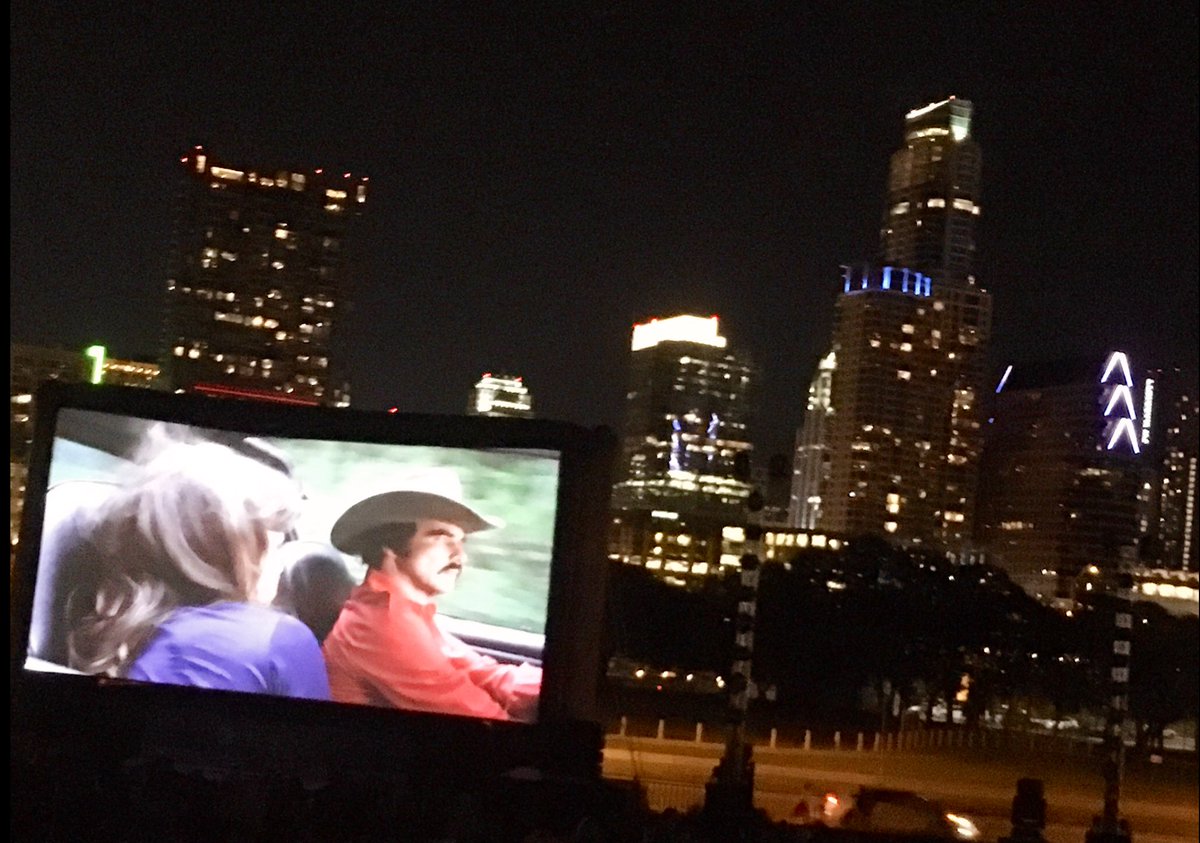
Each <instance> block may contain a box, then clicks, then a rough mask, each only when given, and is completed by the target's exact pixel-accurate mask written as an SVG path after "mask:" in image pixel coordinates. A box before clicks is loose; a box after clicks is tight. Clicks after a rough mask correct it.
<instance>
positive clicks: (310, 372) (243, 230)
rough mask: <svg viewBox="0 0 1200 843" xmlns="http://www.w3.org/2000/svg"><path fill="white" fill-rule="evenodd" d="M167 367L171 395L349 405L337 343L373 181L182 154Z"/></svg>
mask: <svg viewBox="0 0 1200 843" xmlns="http://www.w3.org/2000/svg"><path fill="white" fill-rule="evenodd" d="M180 165H181V166H180V176H181V180H180V193H179V196H178V202H177V209H176V219H175V235H174V240H173V243H172V249H171V256H170V269H169V272H170V275H169V278H168V280H167V291H166V299H167V301H166V323H165V332H164V350H163V359H162V364H163V370H164V374H165V376H166V378H167V380H168V382H169V383H170V384H171V385H172V387H173V388H175V389H185V390H196V391H199V392H204V393H207V394H211V395H220V396H230V397H248V398H267V399H274V400H280V401H284V402H289V403H304V404H324V405H336V406H346V405H348V404H349V393H348V385H347V384H346V383H345V381H344V380H343V379H342V377H341V374H340V372H339V369H338V365H337V359H336V357H335V355H334V352H333V350H332V341H333V337H334V335H335V332H336V330H337V328H338V326H339V325H340V323H341V320H342V318H343V317H344V315H345V313H346V309H347V306H348V294H349V289H348V287H349V282H350V277H349V276H350V271H351V267H350V265H349V261H350V257H349V256H350V254H351V250H350V248H349V247H350V245H351V241H352V236H351V235H352V229H353V224H354V221H355V219H356V218H357V217H358V216H359V214H360V212H361V210H362V207H363V203H365V202H366V197H367V179H366V178H364V177H356V176H353V175H352V174H350V173H345V174H341V175H334V174H326V173H324V172H323V171H322V170H319V169H318V170H311V171H301V170H296V169H286V168H270V169H260V170H255V169H249V168H242V169H234V168H232V167H228V166H223V165H220V164H218V163H217V162H216V161H214V160H213V159H212V157H211V156H210V155H209V154H208V153H207V152H206V151H205V150H204V149H203V148H202V147H196V148H195V149H193V150H192V151H190V152H188V153H187V154H186V155H184V156H183V157H182V158H180Z"/></svg>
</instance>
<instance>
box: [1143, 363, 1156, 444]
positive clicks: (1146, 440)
mask: <svg viewBox="0 0 1200 843" xmlns="http://www.w3.org/2000/svg"><path fill="white" fill-rule="evenodd" d="M1153 415H1154V378H1146V388H1145V389H1144V390H1142V444H1143V445H1149V444H1150V419H1151V418H1152V417H1153Z"/></svg>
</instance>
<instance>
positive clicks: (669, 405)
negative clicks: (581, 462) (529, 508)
mask: <svg viewBox="0 0 1200 843" xmlns="http://www.w3.org/2000/svg"><path fill="white" fill-rule="evenodd" d="M753 381H754V369H753V367H752V365H751V363H750V362H749V360H748V359H747V358H746V357H745V356H744V355H742V354H739V353H735V352H734V351H733V350H732V349H730V348H729V347H727V342H726V338H725V337H723V336H721V333H720V322H719V320H718V318H717V317H716V316H713V317H711V318H704V317H699V316H687V315H684V316H675V317H672V318H668V319H651V320H650V321H648V322H644V323H641V324H638V325H635V326H634V328H633V338H632V343H631V354H630V367H629V390H628V393H627V396H626V398H627V401H626V406H625V421H624V426H623V431H622V440H621V445H622V448H621V463H620V466H619V468H618V482H617V483H616V486H615V487H614V490H613V506H614V507H615V508H617V509H648V510H670V511H673V512H679V513H688V514H692V515H711V516H714V517H718V518H725V517H728V516H729V515H730V514H737V513H739V512H741V511H742V510H743V508H744V504H745V501H746V498H747V497H748V496H749V494H750V489H751V485H750V476H749V465H748V460H749V456H750V453H751V450H752V446H751V444H750V440H749V434H748V425H749V423H750V415H751V406H752V390H753ZM739 455H742V457H741V459H740V460H739V459H738V458H739ZM740 466H744V469H743V468H741V467H740Z"/></svg>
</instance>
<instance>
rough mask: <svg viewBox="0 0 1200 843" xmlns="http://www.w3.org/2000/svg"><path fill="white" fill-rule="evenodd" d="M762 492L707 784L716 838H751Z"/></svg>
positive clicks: (752, 514) (755, 497) (751, 511)
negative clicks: (719, 747)
mask: <svg viewBox="0 0 1200 843" xmlns="http://www.w3.org/2000/svg"><path fill="white" fill-rule="evenodd" d="M762 508H763V496H762V493H761V492H759V491H758V490H754V491H752V492H751V493H750V497H749V498H748V500H747V506H746V509H747V511H748V517H747V524H746V527H745V528H744V529H745V543H744V545H743V546H744V550H745V552H744V553H743V554H742V557H741V560H740V562H741V572H740V574H739V579H740V582H739V587H738V604H737V614H736V616H735V618H734V640H733V665H732V667H731V670H730V676H729V703H728V709H727V718H726V719H727V722H728V724H729V733H728V735H727V737H726V739H725V752H724V754H723V755H722V756H721V760H720V762H719V763H718V764H717V766H716V768H715V769H714V770H713V776H712V779H710V780H709V782H708V784H707V785H706V786H705V799H704V813H705V815H706V818H707V819H708V821H709V822H710V823H711V824H712V826H711V830H712V832H713V833H714V835H715V836H714V838H713V839H716V840H730V841H733V840H746V839H749V837H750V835H751V833H752V827H753V815H754V762H753V761H751V755H752V752H753V745H752V744H751V743H750V742H749V741H748V740H747V739H746V709H747V708H748V707H749V703H750V698H751V697H752V696H753V692H754V683H753V680H752V679H751V661H752V658H753V654H754V620H755V615H756V614H757V611H758V578H759V564H760V560H761V558H762V553H763V547H762V535H763V531H762V524H761V512H762Z"/></svg>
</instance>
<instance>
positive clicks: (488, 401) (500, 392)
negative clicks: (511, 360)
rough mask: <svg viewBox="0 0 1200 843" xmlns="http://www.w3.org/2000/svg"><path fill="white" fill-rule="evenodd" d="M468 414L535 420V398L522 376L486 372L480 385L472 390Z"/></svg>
mask: <svg viewBox="0 0 1200 843" xmlns="http://www.w3.org/2000/svg"><path fill="white" fill-rule="evenodd" d="M467 414H468V415H472V416H513V417H515V418H526V419H529V418H533V396H532V395H530V393H529V388H528V387H527V386H525V381H524V378H521V377H520V376H517V375H493V374H492V373H491V372H484V373H483V376H482V377H480V379H479V383H477V384H475V388H474V389H472V390H471V398H470V400H469V401H468V402H467Z"/></svg>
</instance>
